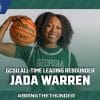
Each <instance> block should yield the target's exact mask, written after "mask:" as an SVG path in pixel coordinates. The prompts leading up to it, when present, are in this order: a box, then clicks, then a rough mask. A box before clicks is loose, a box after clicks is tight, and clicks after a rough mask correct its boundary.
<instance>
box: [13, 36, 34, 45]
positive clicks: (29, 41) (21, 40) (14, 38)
mask: <svg viewBox="0 0 100 100" xmlns="http://www.w3.org/2000/svg"><path fill="white" fill-rule="evenodd" d="M12 36H13V37H14V39H13V38H12V39H13V40H14V41H16V40H18V41H20V42H23V43H30V42H33V41H29V42H25V41H22V40H20V39H18V38H16V36H15V35H14V34H12V35H11V37H12ZM15 39H16V40H15ZM18 41H17V42H18ZM20 42H19V43H20ZM30 44H31V43H30ZM26 45H27V44H26Z"/></svg>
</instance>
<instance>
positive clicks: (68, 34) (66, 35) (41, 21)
mask: <svg viewBox="0 0 100 100" xmlns="http://www.w3.org/2000/svg"><path fill="white" fill-rule="evenodd" d="M53 16H57V17H58V18H59V19H60V21H61V24H62V36H61V38H60V39H59V40H58V43H57V44H58V45H59V46H61V47H63V48H66V47H68V44H69V43H70V41H71V38H72V34H73V30H72V27H71V24H70V22H69V20H68V19H67V18H66V17H65V16H64V15H60V14H54V13H51V12H46V13H43V14H41V15H40V16H38V18H37V19H36V22H35V24H36V26H37V33H38V37H37V41H38V44H39V45H42V44H43V42H44V35H43V34H44V32H45V29H46V27H47V24H48V22H49V20H50V18H51V17H53Z"/></svg>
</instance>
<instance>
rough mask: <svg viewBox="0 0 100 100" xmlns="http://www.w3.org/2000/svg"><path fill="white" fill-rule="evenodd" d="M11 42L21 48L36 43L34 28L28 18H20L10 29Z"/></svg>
mask: <svg viewBox="0 0 100 100" xmlns="http://www.w3.org/2000/svg"><path fill="white" fill-rule="evenodd" d="M10 36H11V38H12V40H13V41H14V42H15V43H16V44H18V45H21V46H27V45H29V44H31V43H32V42H35V41H36V26H35V24H34V23H33V22H32V20H31V19H30V18H21V19H20V20H18V21H15V22H13V24H12V25H11V27H10Z"/></svg>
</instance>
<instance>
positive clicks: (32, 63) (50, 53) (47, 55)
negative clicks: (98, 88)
mask: <svg viewBox="0 0 100 100" xmlns="http://www.w3.org/2000/svg"><path fill="white" fill-rule="evenodd" d="M15 57H16V58H20V59H23V60H24V61H25V63H26V64H27V66H28V67H29V68H31V67H32V68H33V67H34V68H54V67H55V68H67V67H73V68H75V67H77V62H76V59H75V56H74V55H73V54H72V53H71V54H70V53H69V51H68V49H64V48H61V47H59V46H58V47H56V48H45V47H40V46H36V47H34V49H33V48H32V47H29V46H27V47H21V46H16V54H15ZM43 74H44V73H43ZM53 74H54V73H53ZM44 75H45V74H44ZM54 75H59V74H57V73H56V74H54ZM37 76H40V74H37ZM38 80H39V83H40V85H38V86H32V92H35V93H36V92H39V93H40V92H46V93H48V92H52V93H53V92H54V93H55V92H63V93H65V92H68V91H70V90H71V91H73V89H72V88H73V87H71V86H58V85H53V86H51V85H49V86H43V85H42V84H41V79H40V77H38ZM69 87H70V88H69Z"/></svg>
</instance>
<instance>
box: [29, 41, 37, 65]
mask: <svg viewBox="0 0 100 100" xmlns="http://www.w3.org/2000/svg"><path fill="white" fill-rule="evenodd" d="M36 46H37V43H35V44H33V46H32V49H31V52H30V54H29V57H28V62H27V65H28V66H29V65H30V61H31V58H32V54H33V51H34V49H35V47H36Z"/></svg>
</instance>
